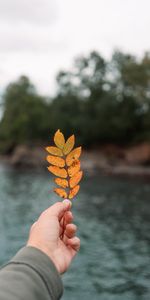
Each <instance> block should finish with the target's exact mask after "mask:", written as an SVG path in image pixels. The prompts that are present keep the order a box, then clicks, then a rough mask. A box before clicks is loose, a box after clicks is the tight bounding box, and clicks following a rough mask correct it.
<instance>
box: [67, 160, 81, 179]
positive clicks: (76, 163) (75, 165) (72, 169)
mask: <svg viewBox="0 0 150 300" xmlns="http://www.w3.org/2000/svg"><path fill="white" fill-rule="evenodd" d="M79 170H80V161H79V160H75V161H74V162H73V163H72V165H71V166H70V167H69V168H68V174H69V176H70V177H73V176H74V175H75V174H76V173H77V172H78V171H79Z"/></svg>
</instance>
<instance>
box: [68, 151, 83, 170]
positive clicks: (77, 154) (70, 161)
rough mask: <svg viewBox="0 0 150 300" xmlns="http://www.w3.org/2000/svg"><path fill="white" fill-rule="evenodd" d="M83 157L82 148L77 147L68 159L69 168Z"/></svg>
mask: <svg viewBox="0 0 150 300" xmlns="http://www.w3.org/2000/svg"><path fill="white" fill-rule="evenodd" d="M80 155H81V147H77V148H75V149H74V150H72V151H71V152H70V153H69V154H68V155H67V157H66V164H67V166H71V165H72V163H73V162H74V160H76V159H78V158H79V157H80Z"/></svg>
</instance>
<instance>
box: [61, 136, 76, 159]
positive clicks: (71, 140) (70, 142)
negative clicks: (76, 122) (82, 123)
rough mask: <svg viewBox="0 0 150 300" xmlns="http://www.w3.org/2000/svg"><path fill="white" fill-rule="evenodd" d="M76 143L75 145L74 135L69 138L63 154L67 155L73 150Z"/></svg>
mask: <svg viewBox="0 0 150 300" xmlns="http://www.w3.org/2000/svg"><path fill="white" fill-rule="evenodd" d="M74 143H75V137H74V134H73V135H71V136H70V137H69V138H68V140H67V142H66V143H65V145H64V148H63V152H64V154H65V155H67V154H68V153H69V152H70V151H71V150H72V149H73V147H74Z"/></svg>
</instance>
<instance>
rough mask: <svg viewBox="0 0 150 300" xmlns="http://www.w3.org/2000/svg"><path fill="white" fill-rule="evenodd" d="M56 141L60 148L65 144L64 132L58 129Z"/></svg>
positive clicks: (55, 136)
mask: <svg viewBox="0 0 150 300" xmlns="http://www.w3.org/2000/svg"><path fill="white" fill-rule="evenodd" d="M54 142H55V144H56V146H57V147H58V148H60V149H63V148H64V145H65V138H64V135H63V133H62V132H61V131H60V130H59V129H58V130H57V131H56V133H55V135H54Z"/></svg>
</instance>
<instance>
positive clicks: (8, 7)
mask: <svg viewBox="0 0 150 300" xmlns="http://www.w3.org/2000/svg"><path fill="white" fill-rule="evenodd" d="M57 11H58V9H57V4H56V1H54V0H49V1H47V0H1V1H0V20H1V21H7V23H12V22H13V23H18V22H19V23H21V22H25V23H31V24H38V25H42V24H43V25H46V24H51V23H53V22H54V21H56V19H57Z"/></svg>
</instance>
